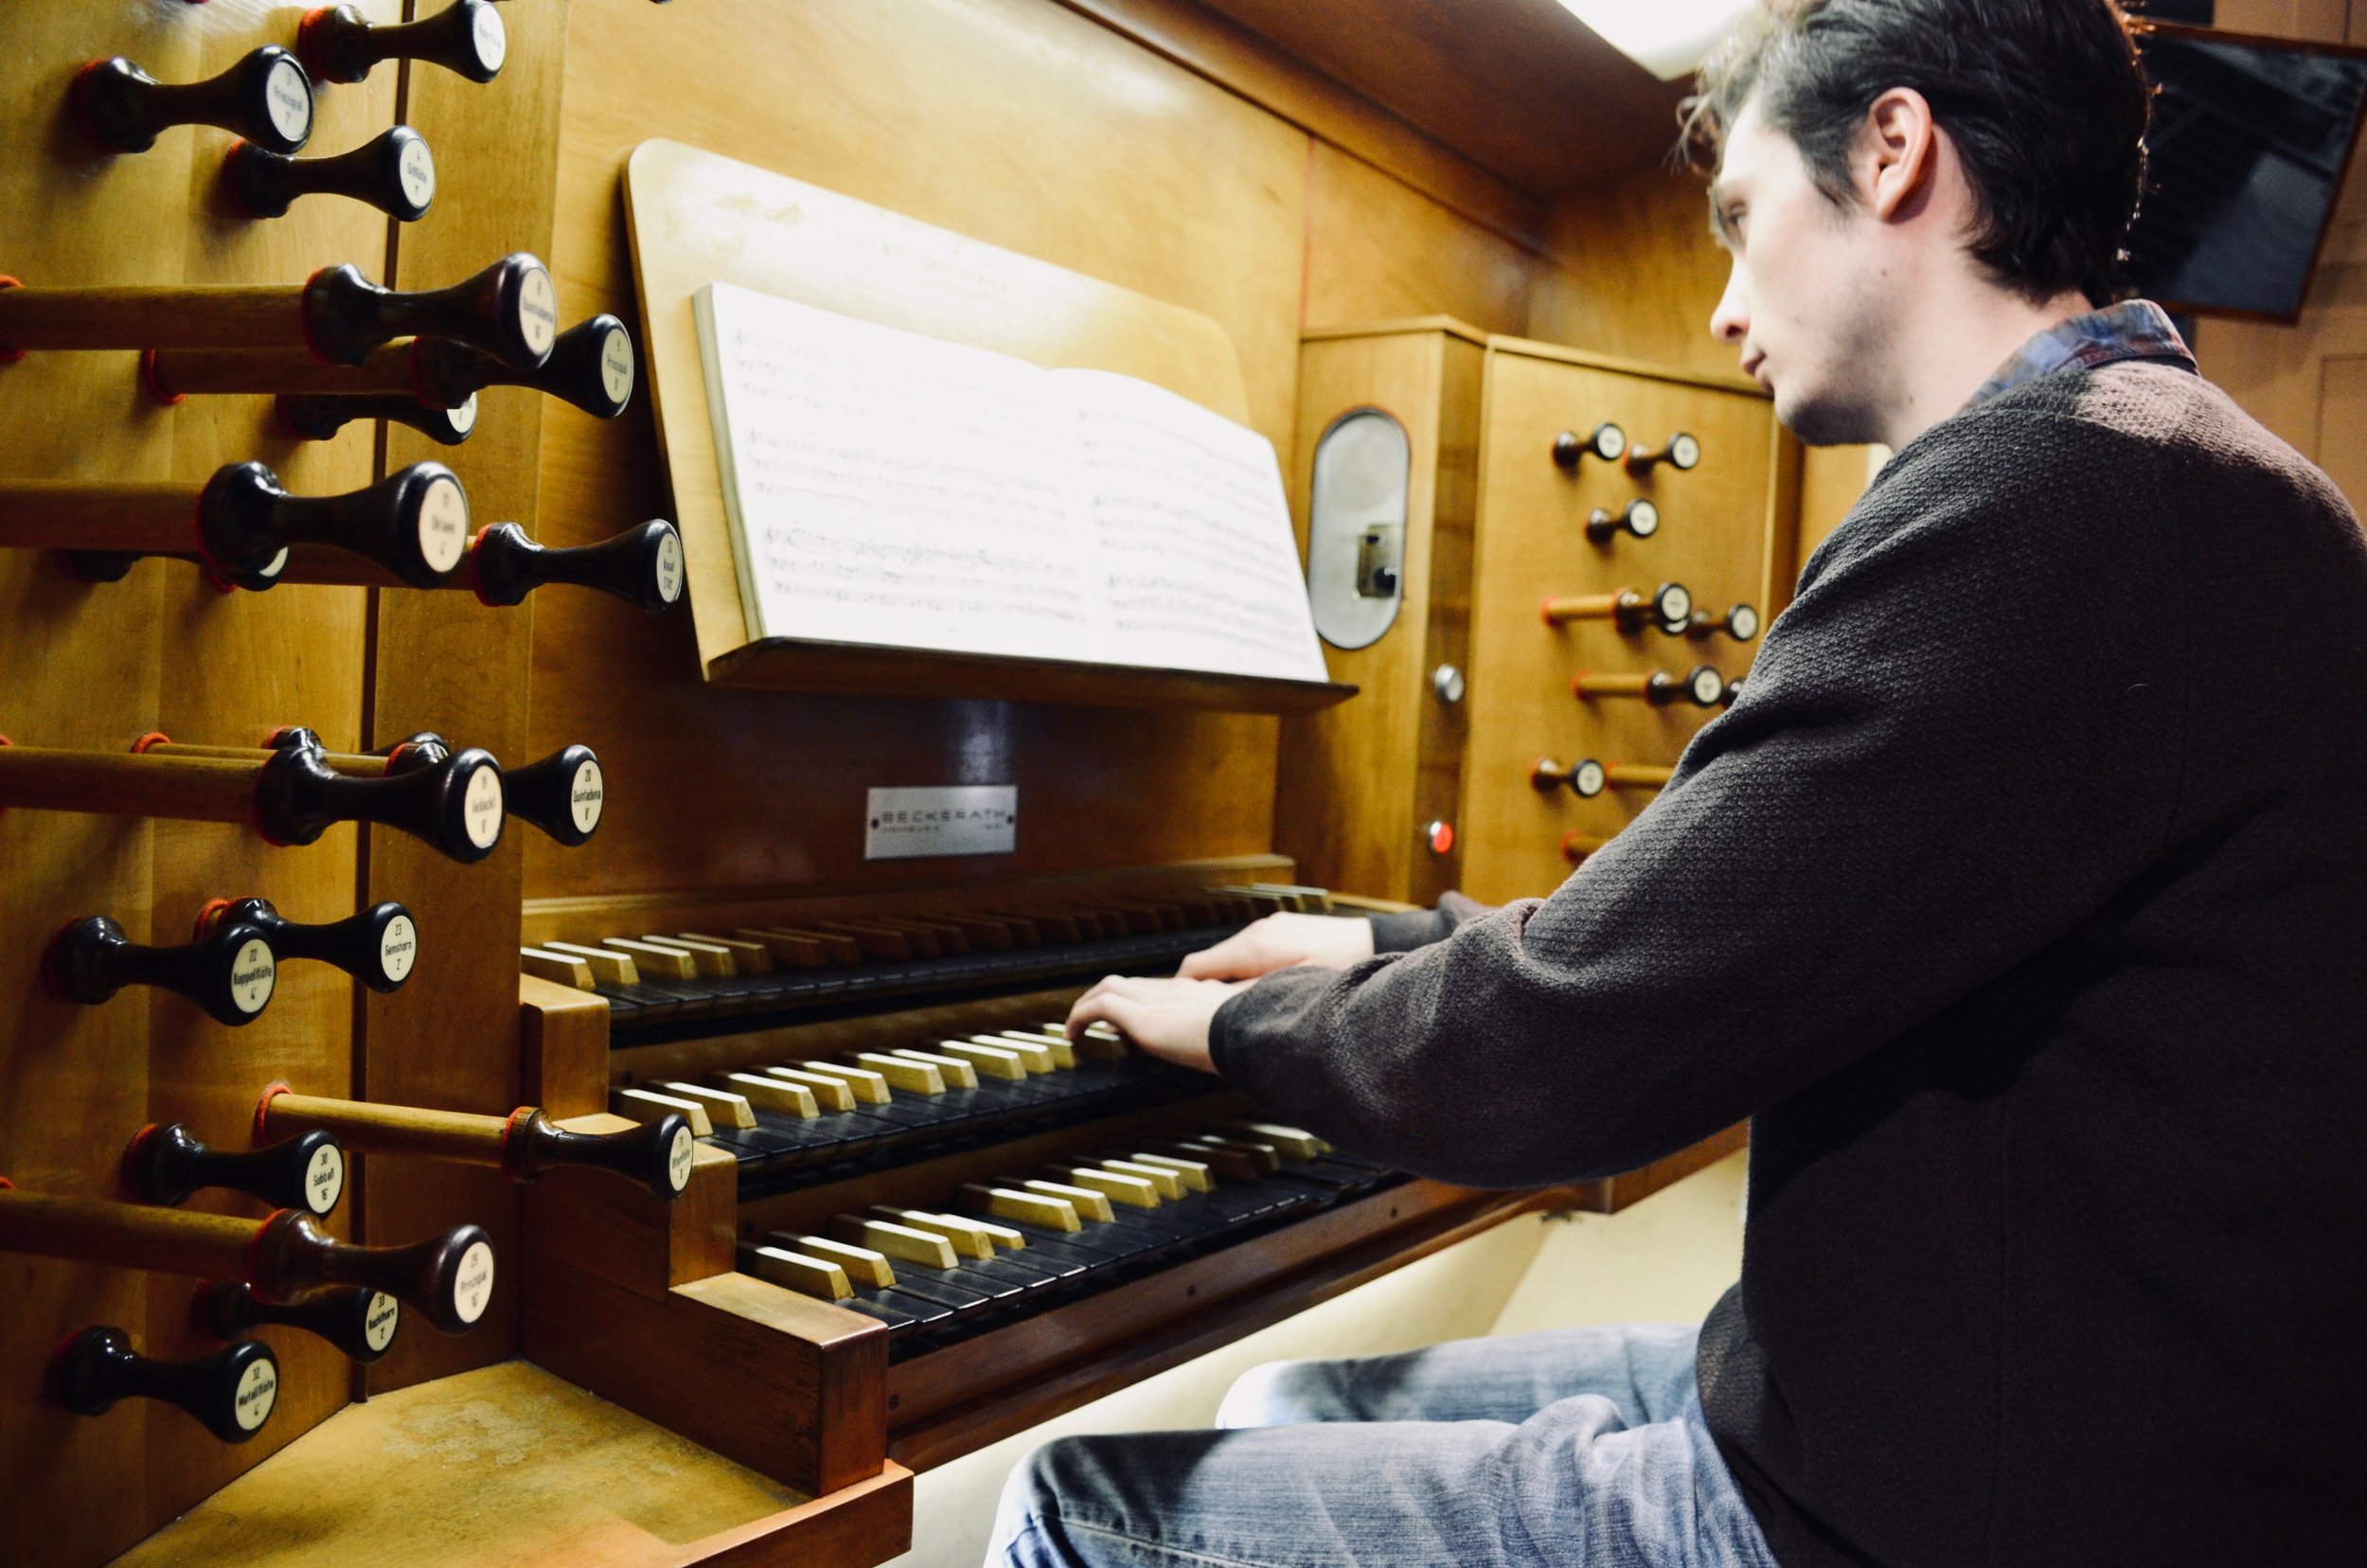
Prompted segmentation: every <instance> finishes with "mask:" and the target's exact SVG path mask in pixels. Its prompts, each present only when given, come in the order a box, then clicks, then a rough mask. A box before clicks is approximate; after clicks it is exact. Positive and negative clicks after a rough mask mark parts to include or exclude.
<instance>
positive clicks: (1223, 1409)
mask: <svg viewBox="0 0 2367 1568" xmlns="http://www.w3.org/2000/svg"><path fill="white" fill-rule="evenodd" d="M1323 1364H1324V1363H1321V1362H1315V1361H1278V1362H1267V1363H1264V1364H1263V1365H1260V1366H1253V1367H1251V1368H1250V1369H1249V1370H1248V1371H1246V1372H1244V1373H1242V1374H1241V1375H1240V1376H1239V1377H1237V1378H1236V1379H1234V1380H1233V1386H1232V1387H1231V1388H1228V1389H1226V1390H1225V1395H1224V1400H1223V1402H1222V1403H1220V1404H1219V1405H1218V1406H1217V1427H1218V1429H1219V1431H1231V1430H1234V1429H1237V1428H1240V1427H1271V1426H1290V1425H1293V1424H1295V1423H1297V1422H1300V1421H1319V1420H1323V1419H1325V1417H1324V1415H1323V1414H1322V1411H1321V1404H1322V1400H1321V1399H1320V1395H1321V1391H1322V1389H1323V1388H1324V1387H1325V1386H1326V1380H1325V1379H1324V1378H1323V1377H1322V1375H1321V1371H1320V1369H1321V1368H1322V1366H1323Z"/></svg>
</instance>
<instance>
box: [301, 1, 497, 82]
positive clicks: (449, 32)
mask: <svg viewBox="0 0 2367 1568" xmlns="http://www.w3.org/2000/svg"><path fill="white" fill-rule="evenodd" d="M296 53H297V55H298V56H299V57H301V58H302V60H303V62H304V64H305V68H306V69H308V70H310V71H311V73H312V74H313V75H314V76H316V77H318V78H320V80H323V81H341V82H355V81H360V80H363V79H364V78H365V77H367V76H368V75H369V74H370V71H371V69H372V67H374V66H376V65H377V64H378V63H379V62H381V61H383V60H423V61H425V62H428V63H429V64H431V65H441V66H442V67H443V68H444V69H446V70H447V71H454V72H456V73H458V74H459V75H461V76H464V77H467V78H468V79H469V80H471V81H490V80H493V79H494V78H495V77H497V76H499V75H500V74H501V68H502V62H504V61H505V60H507V58H508V57H509V35H508V32H507V29H506V28H505V27H503V26H502V15H501V12H500V11H498V10H496V9H493V7H492V6H491V5H489V4H488V0H458V4H456V5H454V6H451V7H449V8H447V9H444V10H441V11H438V12H436V14H435V15H434V16H431V17H428V18H426V19H425V20H423V21H418V22H412V23H408V24H404V25H394V24H387V23H379V24H375V25H373V24H372V23H370V22H369V21H367V20H365V18H364V17H363V15H362V13H361V12H360V11H358V10H356V9H354V8H353V7H351V6H335V7H326V6H325V7H323V8H321V9H318V10H311V11H307V12H305V13H304V20H303V21H301V22H299V23H298V24H296Z"/></svg>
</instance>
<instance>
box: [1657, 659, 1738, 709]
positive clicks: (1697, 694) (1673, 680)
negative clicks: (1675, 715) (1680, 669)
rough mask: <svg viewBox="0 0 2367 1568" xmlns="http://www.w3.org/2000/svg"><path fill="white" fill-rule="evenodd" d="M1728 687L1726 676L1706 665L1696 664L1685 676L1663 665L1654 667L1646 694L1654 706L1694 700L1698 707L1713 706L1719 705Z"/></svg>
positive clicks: (1692, 701) (1692, 702)
mask: <svg viewBox="0 0 2367 1568" xmlns="http://www.w3.org/2000/svg"><path fill="white" fill-rule="evenodd" d="M1725 691H1726V677H1725V676H1723V675H1720V674H1719V673H1718V672H1717V670H1715V669H1712V668H1710V667H1709V666H1707V665H1695V666H1694V667H1693V668H1691V669H1689V670H1687V671H1686V672H1685V673H1684V674H1683V675H1682V676H1677V675H1671V674H1669V673H1668V672H1667V671H1666V670H1664V669H1656V670H1654V671H1652V679H1651V681H1650V683H1649V684H1648V685H1647V686H1646V687H1645V688H1644V697H1645V700H1646V702H1648V703H1650V704H1652V705H1653V706H1655V707H1666V706H1668V705H1669V704H1672V703H1691V704H1693V705H1694V706H1695V707H1701V708H1710V707H1716V706H1717V700H1718V699H1719V698H1720V697H1721V696H1723V695H1724V694H1725Z"/></svg>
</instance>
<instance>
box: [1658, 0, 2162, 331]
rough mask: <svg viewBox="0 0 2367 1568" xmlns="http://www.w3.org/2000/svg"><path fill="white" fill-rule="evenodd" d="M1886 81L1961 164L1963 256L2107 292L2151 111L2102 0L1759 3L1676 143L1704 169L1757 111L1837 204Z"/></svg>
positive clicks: (2039, 281) (2040, 287)
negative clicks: (1917, 103)
mask: <svg viewBox="0 0 2367 1568" xmlns="http://www.w3.org/2000/svg"><path fill="white" fill-rule="evenodd" d="M1894 87H1912V88H1913V89H1914V90H1915V91H1916V92H1918V93H1921V94H1922V95H1923V97H1924V98H1925V99H1926V100H1927V101H1929V102H1930V104H1931V115H1932V118H1933V119H1934V120H1935V121H1936V122H1937V123H1938V125H1939V126H1940V128H1941V129H1942V130H1944V131H1946V132H1947V133H1948V134H1949V138H1950V139H1951V140H1953V142H1954V143H1955V145H1956V150H1957V151H1958V152H1959V154H1961V156H1962V157H1963V160H1964V164H1965V169H1966V171H1967V174H1968V175H1969V177H1970V180H1971V184H1972V189H1973V195H1974V199H1975V200H1976V202H1977V203H1978V204H1979V212H1980V216H1979V218H1978V219H1977V221H1976V223H1975V226H1974V230H1973V233H1972V236H1971V248H1972V254H1973V255H1974V256H1975V257H1977V258H1979V259H1980V260H1981V261H1982V262H1983V263H1984V265H1985V266H1987V267H1988V268H1989V270H1990V271H1991V272H1993V273H1994V274H1995V275H1996V276H1998V277H2000V278H2001V279H2002V280H2004V281H2005V282H2006V283H2007V284H2009V285H2010V286H2012V287H2013V288H2015V289H2016V290H2018V291H2020V293H2022V294H2026V295H2028V296H2029V297H2031V298H2032V299H2041V300H2042V299H2048V298H2051V297H2053V296H2054V295H2056V294H2059V293H2061V292H2062V291H2064V290H2066V289H2077V290H2078V291H2080V292H2081V293H2082V294H2086V295H2087V296H2088V299H2089V301H2090V302H2091V303H2092V304H2096V305H2102V304H2105V303H2107V302H2109V300H2110V299H2111V298H2112V297H2113V294H2114V290H2115V285H2116V281H2117V277H2118V274H2119V271H2120V262H2121V258H2122V249H2121V247H2122V245H2123V243H2124V241H2126V240H2127V236H2128V226H2129V223H2130V222H2131V220H2132V219H2134V217H2135V216H2136V212H2137V200H2138V195H2139V192H2140V190H2141V189H2142V187H2143V185H2144V181H2145V127H2146V121H2147V117H2148V116H2149V114H2150V112H2151V106H2152V100H2151V97H2150V94H2149V92H2148V90H2147V88H2146V85H2145V72H2144V69H2143V68H2142V66H2141V65H2140V64H2139V62H2138V59H2137V51H2136V48H2135V46H2134V45H2133V44H2132V43H2131V42H2130V37H2129V28H2128V23H2127V18H2126V17H2125V16H2124V15H2123V14H2122V11H2121V9H2120V7H2119V6H2118V5H2116V4H2114V3H2113V0H1768V3H1767V4H1766V6H1765V8H1764V9H1761V10H1760V11H1758V12H1756V13H1755V14H1754V15H1753V17H1752V18H1751V19H1750V20H1748V21H1746V22H1744V23H1743V24H1742V25H1741V26H1740V27H1737V28H1736V30H1735V32H1734V33H1733V34H1732V35H1731V36H1729V37H1728V38H1727V39H1726V40H1725V42H1724V43H1723V44H1722V45H1719V47H1718V49H1717V52H1716V53H1715V54H1713V55H1712V56H1711V58H1710V60H1709V62H1708V63H1706V64H1705V65H1703V66H1702V67H1701V75H1700V91H1699V93H1698V94H1697V95H1696V96H1695V97H1694V98H1690V99H1688V100H1687V102H1686V106H1685V133H1686V144H1687V148H1688V151H1689V152H1690V154H1691V155H1692V157H1693V158H1694V161H1695V163H1696V165H1697V167H1710V166H1714V165H1715V163H1716V161H1717V156H1718V153H1719V151H1720V148H1721V145H1722V143H1723V140H1724V137H1725V134H1726V132H1727V130H1728V129H1729V128H1730V127H1731V126H1733V124H1734V123H1735V117H1736V116H1738V115H1740V114H1741V113H1742V111H1743V108H1744V106H1745V105H1746V104H1749V103H1752V102H1754V101H1755V102H1756V103H1757V104H1758V106H1759V108H1760V111H1761V114H1762V115H1763V116H1764V117H1765V119H1766V122H1767V124H1768V125H1769V126H1770V127H1771V129H1774V130H1777V131H1781V132H1783V133H1784V134H1787V135H1789V137H1790V138H1791V139H1792V141H1793V143H1794V144H1795V145H1797V146H1798V147H1799V149H1800V152H1801V156H1802V158H1803V159H1804V160H1805V161H1806V164H1807V166H1808V174H1809V177H1810V178H1811V179H1813V180H1814V181H1815V182H1816V185H1817V187H1818V188H1819V189H1820V190H1822V191H1823V192H1824V194H1825V196H1827V197H1828V198H1830V199H1831V200H1832V201H1834V202H1836V203H1841V202H1847V201H1851V200H1853V199H1854V198H1853V196H1852V194H1851V192H1852V187H1851V183H1850V172H1849V154H1850V152H1851V151H1852V150H1853V149H1854V148H1855V147H1856V146H1857V145H1858V139H1859V137H1860V135H1861V134H1863V132H1864V129H1865V124H1866V115H1867V112H1868V111H1869V110H1870V109H1871V108H1872V107H1873V105H1874V100H1875V99H1876V98H1879V97H1881V96H1882V94H1884V93H1886V92H1888V91H1890V90H1891V89H1892V88H1894Z"/></svg>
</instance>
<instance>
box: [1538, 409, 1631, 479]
mask: <svg viewBox="0 0 2367 1568" xmlns="http://www.w3.org/2000/svg"><path fill="white" fill-rule="evenodd" d="M1627 450H1628V433H1627V432H1626V431H1624V430H1622V429H1620V428H1619V427H1618V426H1617V425H1615V424H1612V423H1611V422H1610V421H1609V420H1605V421H1604V422H1603V423H1601V424H1598V425H1596V426H1595V427H1594V428H1593V430H1591V431H1589V432H1588V433H1587V434H1586V435H1584V436H1580V435H1579V434H1578V433H1577V432H1576V431H1575V430H1565V431H1563V432H1562V433H1561V434H1560V435H1558V436H1557V437H1554V466H1555V467H1557V468H1559V469H1561V470H1563V471H1565V472H1571V473H1575V472H1577V471H1578V467H1579V465H1580V464H1582V463H1584V462H1585V461H1586V459H1588V458H1589V457H1596V458H1600V459H1601V460H1602V461H1604V462H1606V463H1615V462H1617V461H1618V460H1619V458H1620V454H1623V453H1625V452H1626V451H1627Z"/></svg>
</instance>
